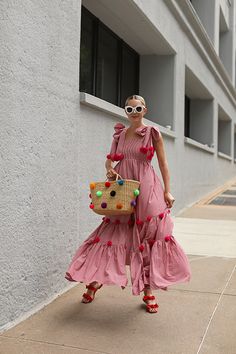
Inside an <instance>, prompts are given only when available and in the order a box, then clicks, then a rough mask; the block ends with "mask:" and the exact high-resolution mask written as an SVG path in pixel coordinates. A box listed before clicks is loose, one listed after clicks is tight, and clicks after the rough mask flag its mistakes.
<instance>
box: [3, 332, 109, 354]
mask: <svg viewBox="0 0 236 354" xmlns="http://www.w3.org/2000/svg"><path fill="white" fill-rule="evenodd" d="M1 337H5V338H10V339H16V340H20V341H26V342H33V343H42V344H49V345H56V346H59V347H64V348H73V349H81V350H86V351H90V352H94V353H100V354H111V353H110V352H104V351H102V352H101V351H99V350H94V349H88V348H82V347H75V346H74V345H67V344H59V343H53V342H44V341H42V340H36V339H30V338H20V337H12V336H6V335H3V334H2V335H1Z"/></svg>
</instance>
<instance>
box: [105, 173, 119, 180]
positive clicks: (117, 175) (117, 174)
mask: <svg viewBox="0 0 236 354" xmlns="http://www.w3.org/2000/svg"><path fill="white" fill-rule="evenodd" d="M118 177H120V179H123V178H122V177H121V175H119V173H116V179H115V180H112V181H117V180H118ZM106 180H107V181H109V178H108V177H107V179H106Z"/></svg>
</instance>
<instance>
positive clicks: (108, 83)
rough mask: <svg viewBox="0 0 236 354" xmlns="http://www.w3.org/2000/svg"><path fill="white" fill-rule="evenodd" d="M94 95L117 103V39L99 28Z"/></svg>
mask: <svg viewBox="0 0 236 354" xmlns="http://www.w3.org/2000/svg"><path fill="white" fill-rule="evenodd" d="M96 96H97V97H100V98H102V99H104V100H106V101H108V102H111V103H114V104H118V102H117V97H118V40H117V39H116V38H115V37H114V36H113V35H112V34H111V33H110V32H108V31H107V30H106V29H105V28H103V27H101V26H100V28H99V33H98V56H97V82H96Z"/></svg>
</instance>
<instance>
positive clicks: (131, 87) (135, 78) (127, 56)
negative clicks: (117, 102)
mask: <svg viewBox="0 0 236 354" xmlns="http://www.w3.org/2000/svg"><path fill="white" fill-rule="evenodd" d="M135 54H136V53H134V52H133V51H132V49H130V48H129V47H127V46H126V45H124V46H123V50H122V77H121V106H122V107H124V104H125V100H126V98H127V97H128V96H131V95H133V94H135V92H137V88H138V85H139V74H138V73H139V57H138V56H137V55H135Z"/></svg>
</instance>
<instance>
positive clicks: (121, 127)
mask: <svg viewBox="0 0 236 354" xmlns="http://www.w3.org/2000/svg"><path fill="white" fill-rule="evenodd" d="M124 129H125V125H124V124H122V123H117V124H116V125H115V126H114V130H115V133H114V134H113V138H114V140H115V141H116V142H118V141H119V137H120V134H121V133H122V132H123V130H124Z"/></svg>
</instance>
